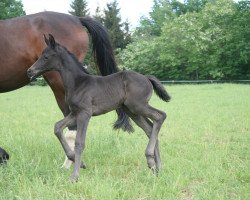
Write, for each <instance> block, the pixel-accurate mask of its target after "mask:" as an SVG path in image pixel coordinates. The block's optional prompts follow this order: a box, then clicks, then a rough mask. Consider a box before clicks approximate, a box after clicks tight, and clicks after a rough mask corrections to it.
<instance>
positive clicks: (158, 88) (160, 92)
mask: <svg viewBox="0 0 250 200" xmlns="http://www.w3.org/2000/svg"><path fill="white" fill-rule="evenodd" d="M146 77H147V78H148V79H149V80H150V82H151V83H152V85H153V88H154V91H155V93H156V94H157V96H158V97H160V98H161V99H162V100H163V101H166V102H168V101H170V99H171V97H170V96H169V94H168V93H167V91H166V90H165V88H164V86H163V85H162V84H161V82H160V81H159V80H158V79H157V78H156V77H154V76H146Z"/></svg>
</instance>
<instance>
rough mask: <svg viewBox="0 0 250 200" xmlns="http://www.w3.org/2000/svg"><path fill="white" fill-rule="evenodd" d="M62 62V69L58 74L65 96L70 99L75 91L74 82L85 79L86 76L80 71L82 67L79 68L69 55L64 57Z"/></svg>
mask: <svg viewBox="0 0 250 200" xmlns="http://www.w3.org/2000/svg"><path fill="white" fill-rule="evenodd" d="M62 60H63V61H62V65H63V67H62V69H61V70H60V71H59V73H60V75H61V77H62V81H63V85H64V89H65V94H66V96H67V97H70V96H72V93H73V92H74V91H75V87H76V81H77V80H79V78H84V77H87V76H88V74H86V73H85V72H84V71H83V69H81V67H82V66H79V63H77V62H76V60H75V59H73V58H72V57H71V55H67V56H65V57H64V58H63V59H62Z"/></svg>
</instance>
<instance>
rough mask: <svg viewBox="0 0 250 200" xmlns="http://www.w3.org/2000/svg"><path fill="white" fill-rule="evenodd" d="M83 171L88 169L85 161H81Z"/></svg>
mask: <svg viewBox="0 0 250 200" xmlns="http://www.w3.org/2000/svg"><path fill="white" fill-rule="evenodd" d="M80 167H81V168H82V169H86V165H85V163H84V162H83V161H81V166H80Z"/></svg>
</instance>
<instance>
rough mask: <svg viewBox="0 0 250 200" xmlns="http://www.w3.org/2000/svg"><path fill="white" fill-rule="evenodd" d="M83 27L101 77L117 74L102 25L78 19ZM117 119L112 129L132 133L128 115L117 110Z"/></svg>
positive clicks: (107, 38)
mask: <svg viewBox="0 0 250 200" xmlns="http://www.w3.org/2000/svg"><path fill="white" fill-rule="evenodd" d="M79 20H80V22H81V24H82V25H83V26H85V27H86V28H87V30H88V32H89V34H90V35H91V37H92V45H93V52H94V57H95V61H96V64H97V66H98V68H99V71H100V72H101V74H102V75H103V76H105V75H108V74H112V73H115V72H118V71H119V69H118V67H117V64H116V62H115V57H114V52H113V48H112V45H111V41H110V38H109V35H108V32H107V31H106V29H105V28H104V27H103V25H102V24H101V23H100V22H98V21H96V20H94V19H92V18H91V17H79ZM116 112H117V115H118V119H117V121H116V122H115V123H114V126H113V127H114V129H120V128H121V129H122V130H123V131H127V132H133V130H134V129H133V127H132V126H131V122H130V119H129V117H128V115H127V114H126V113H125V112H124V111H123V110H122V108H119V109H117V110H116Z"/></svg>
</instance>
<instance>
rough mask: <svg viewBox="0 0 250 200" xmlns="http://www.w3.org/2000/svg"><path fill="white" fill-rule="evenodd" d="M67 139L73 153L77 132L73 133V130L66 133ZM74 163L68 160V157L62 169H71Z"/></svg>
mask: <svg viewBox="0 0 250 200" xmlns="http://www.w3.org/2000/svg"><path fill="white" fill-rule="evenodd" d="M65 139H66V141H67V143H68V145H69V147H70V149H71V150H72V151H74V149H75V139H76V131H72V130H68V131H67V132H66V133H65ZM72 163H73V162H72V161H71V160H69V159H68V157H67V156H66V157H65V161H64V163H63V165H62V167H61V168H66V169H69V168H70V166H71V164H72Z"/></svg>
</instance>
